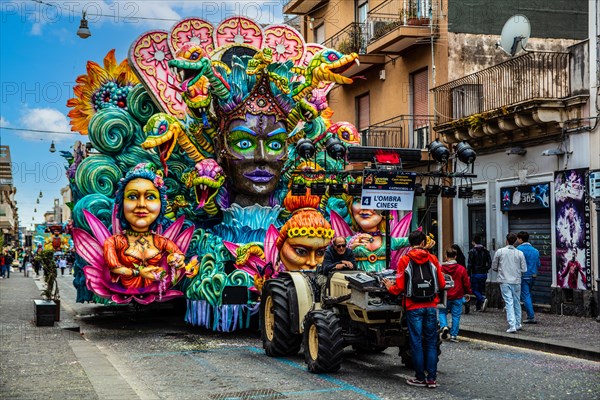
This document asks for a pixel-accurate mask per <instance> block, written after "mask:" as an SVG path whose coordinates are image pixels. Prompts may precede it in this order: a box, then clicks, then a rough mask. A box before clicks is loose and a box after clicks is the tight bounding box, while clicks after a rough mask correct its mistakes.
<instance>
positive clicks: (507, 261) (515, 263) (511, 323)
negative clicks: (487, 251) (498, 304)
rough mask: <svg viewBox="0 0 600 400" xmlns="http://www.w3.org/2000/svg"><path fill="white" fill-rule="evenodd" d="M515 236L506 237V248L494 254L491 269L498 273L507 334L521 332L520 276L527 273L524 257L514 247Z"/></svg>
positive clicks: (512, 234) (510, 234) (511, 234)
mask: <svg viewBox="0 0 600 400" xmlns="http://www.w3.org/2000/svg"><path fill="white" fill-rule="evenodd" d="M516 241H517V235H515V234H514V233H509V234H508V235H506V247H502V248H501V249H498V251H497V252H496V254H494V260H493V261H492V269H493V270H494V271H497V272H498V283H499V284H500V292H501V293H502V299H503V300H504V304H506V321H507V322H508V330H507V331H506V332H507V333H515V332H517V331H520V330H521V303H520V301H521V276H522V275H523V273H524V272H525V271H527V264H526V263H525V256H524V255H523V253H522V252H520V251H519V250H517V248H516V247H515V246H514V245H515V243H516Z"/></svg>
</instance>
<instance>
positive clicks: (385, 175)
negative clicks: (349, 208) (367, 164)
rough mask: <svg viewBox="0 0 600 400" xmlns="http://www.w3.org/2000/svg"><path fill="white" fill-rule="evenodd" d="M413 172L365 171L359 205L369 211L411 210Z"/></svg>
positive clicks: (413, 187) (414, 176)
mask: <svg viewBox="0 0 600 400" xmlns="http://www.w3.org/2000/svg"><path fill="white" fill-rule="evenodd" d="M416 177H417V174H416V173H415V172H403V171H393V170H376V169H366V170H365V171H364V173H363V190H362V197H361V205H362V208H364V209H370V210H408V211H410V210H412V205H413V199H414V196H415V179H416Z"/></svg>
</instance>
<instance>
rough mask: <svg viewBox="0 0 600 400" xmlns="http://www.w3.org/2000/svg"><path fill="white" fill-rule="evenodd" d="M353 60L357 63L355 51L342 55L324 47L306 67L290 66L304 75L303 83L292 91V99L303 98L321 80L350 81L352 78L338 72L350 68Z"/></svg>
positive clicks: (344, 82) (315, 87)
mask: <svg viewBox="0 0 600 400" xmlns="http://www.w3.org/2000/svg"><path fill="white" fill-rule="evenodd" d="M353 62H357V63H358V54H356V53H351V54H348V55H343V54H342V53H340V52H339V51H336V50H333V49H325V50H321V51H320V52H318V53H316V54H315V55H314V56H313V58H312V59H311V60H310V63H309V64H308V66H307V67H306V68H304V67H294V68H292V72H294V73H297V74H300V75H302V76H304V79H305V81H304V83H302V84H301V85H299V86H298V87H296V88H294V90H293V91H292V97H293V99H294V100H295V101H299V100H300V99H301V98H305V97H306V96H308V95H309V94H310V92H312V90H313V89H317V88H318V87H319V85H320V84H321V83H322V82H335V83H339V84H350V83H352V82H353V80H352V79H350V78H346V77H345V76H343V75H340V74H341V73H342V72H344V71H346V70H347V69H348V68H350V67H351V66H352V63H353Z"/></svg>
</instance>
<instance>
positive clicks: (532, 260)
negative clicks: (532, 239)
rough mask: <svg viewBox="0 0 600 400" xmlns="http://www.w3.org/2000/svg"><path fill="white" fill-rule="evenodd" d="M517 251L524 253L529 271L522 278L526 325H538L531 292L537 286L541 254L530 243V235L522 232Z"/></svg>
mask: <svg viewBox="0 0 600 400" xmlns="http://www.w3.org/2000/svg"><path fill="white" fill-rule="evenodd" d="M517 243H519V246H517V249H519V250H520V251H521V252H523V255H524V256H525V263H526V264H527V271H525V273H524V274H523V276H522V277H521V300H522V301H523V306H524V307H525V312H526V313H527V319H526V320H524V321H523V323H524V324H536V323H537V321H536V320H535V314H534V311H533V299H532V298H531V290H532V289H533V285H534V284H535V278H536V276H537V271H538V268H539V267H540V252H539V251H538V250H537V249H536V248H535V247H533V246H532V245H531V243H529V233H528V232H526V231H521V232H519V233H517Z"/></svg>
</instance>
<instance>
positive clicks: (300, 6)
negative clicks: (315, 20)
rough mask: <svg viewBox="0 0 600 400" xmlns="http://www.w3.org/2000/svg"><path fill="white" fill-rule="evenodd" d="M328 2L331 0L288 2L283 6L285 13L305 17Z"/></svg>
mask: <svg viewBox="0 0 600 400" xmlns="http://www.w3.org/2000/svg"><path fill="white" fill-rule="evenodd" d="M328 1H329V0H288V1H287V2H286V3H285V4H284V5H283V13H284V14H298V15H305V14H308V13H309V12H311V11H312V10H314V9H315V8H317V7H319V6H320V5H322V4H325V3H327V2H328Z"/></svg>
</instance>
